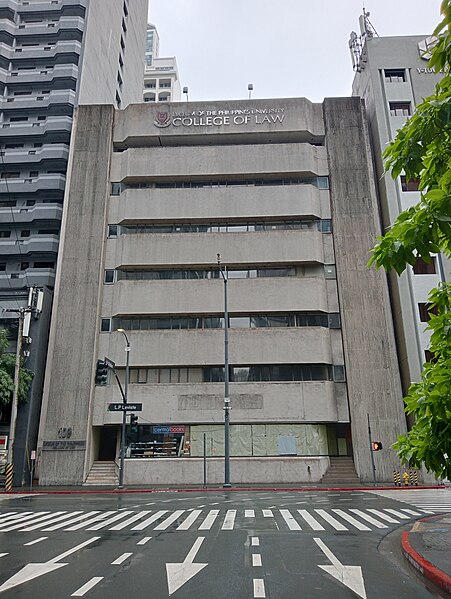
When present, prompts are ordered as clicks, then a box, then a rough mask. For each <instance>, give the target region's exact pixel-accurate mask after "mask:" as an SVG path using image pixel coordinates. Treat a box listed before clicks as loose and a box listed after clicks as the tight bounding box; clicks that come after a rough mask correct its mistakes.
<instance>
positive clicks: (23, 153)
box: [2, 144, 69, 165]
mask: <svg viewBox="0 0 451 599" xmlns="http://www.w3.org/2000/svg"><path fill="white" fill-rule="evenodd" d="M3 152H4V154H3V158H2V163H3V164H5V165H16V164H24V165H31V164H34V165H37V164H39V163H41V162H44V161H45V162H54V161H58V162H61V161H62V160H64V161H65V162H67V160H68V158H69V145H68V144H51V145H50V144H49V145H45V146H43V147H42V148H32V147H30V148H23V149H20V150H3Z"/></svg>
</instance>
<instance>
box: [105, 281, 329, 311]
mask: <svg viewBox="0 0 451 599" xmlns="http://www.w3.org/2000/svg"><path fill="white" fill-rule="evenodd" d="M228 287H229V311H230V312H231V313H249V312H252V313H253V314H256V313H265V312H291V311H310V312H316V311H323V312H328V311H329V310H330V311H336V312H338V302H337V300H336V294H333V293H331V291H330V290H329V289H328V287H327V283H326V280H325V279H321V278H319V277H315V278H307V277H305V278H304V277H285V278H278V277H277V278H259V279H258V278H257V279H229V284H228ZM328 296H330V297H328ZM334 296H335V298H334ZM103 298H104V300H103V305H104V312H107V311H111V314H112V316H116V315H121V316H123V317H126V316H127V315H130V314H143V315H145V314H149V315H151V314H158V315H160V316H161V315H165V314H168V315H170V314H171V315H176V314H183V315H189V314H217V313H221V310H222V308H223V301H224V300H223V283H222V280H214V279H212V280H189V281H187V280H173V281H125V280H122V281H118V282H116V283H115V284H114V285H109V286H105V288H104V293H103ZM334 299H335V301H334Z"/></svg>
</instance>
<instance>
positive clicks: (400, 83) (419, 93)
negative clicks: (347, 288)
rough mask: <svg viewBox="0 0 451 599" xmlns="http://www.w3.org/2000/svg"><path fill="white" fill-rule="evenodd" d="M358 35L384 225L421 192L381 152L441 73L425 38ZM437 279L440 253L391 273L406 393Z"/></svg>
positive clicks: (415, 376) (422, 354)
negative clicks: (395, 173)
mask: <svg viewBox="0 0 451 599" xmlns="http://www.w3.org/2000/svg"><path fill="white" fill-rule="evenodd" d="M362 33H363V39H364V43H363V47H362V51H361V54H360V57H358V58H357V60H356V62H355V65H356V71H357V72H356V75H355V78H354V82H353V95H355V96H360V97H362V98H363V99H364V101H365V105H366V111H367V115H368V123H369V128H370V132H371V139H372V147H373V156H374V162H375V168H376V174H377V179H378V193H379V201H380V207H381V215H382V223H383V227H384V229H387V228H388V227H389V226H390V224H391V223H393V221H394V220H395V219H396V217H397V216H398V214H399V213H400V212H402V211H403V210H405V209H407V208H409V207H410V206H413V205H414V204H416V203H417V202H419V200H420V193H419V191H418V183H419V182H418V181H406V177H405V176H401V177H399V178H398V179H397V180H393V179H392V177H391V174H390V173H384V164H383V159H382V153H383V151H384V150H385V148H386V147H387V145H388V143H389V142H390V140H392V139H393V138H394V137H395V135H396V132H397V130H398V129H399V128H400V127H402V126H403V125H404V123H405V122H406V120H407V119H408V118H409V116H410V115H412V114H413V112H414V111H415V108H416V105H417V104H419V103H420V102H421V101H422V100H423V99H424V98H425V97H427V96H429V95H431V94H432V93H433V92H434V90H435V86H436V84H437V83H438V81H439V80H440V78H441V76H442V75H441V74H440V73H435V72H434V71H433V70H432V69H429V68H428V66H427V60H428V57H427V56H425V55H424V53H425V50H426V48H427V45H428V43H427V41H428V38H426V36H406V37H375V36H373V35H371V34H370V35H368V34H367V33H368V32H367V31H366V30H365V28H363V31H362ZM429 41H431V40H430V39H429ZM441 270H442V272H441ZM441 278H446V279H448V278H449V264H448V263H447V262H446V261H445V263H444V267H441V261H440V260H439V259H438V257H437V258H435V259H434V261H433V262H432V263H431V264H425V263H424V262H422V261H419V262H418V263H417V265H416V266H415V267H410V266H408V267H407V270H406V271H405V273H403V274H402V275H401V276H400V277H398V276H397V275H396V274H394V273H392V274H390V277H389V281H390V293H391V299H392V305H393V315H394V321H395V327H396V341H397V347H398V358H399V365H400V371H401V376H402V384H403V393H404V394H405V393H406V392H407V390H408V388H409V386H410V384H411V383H412V382H413V381H418V380H419V379H420V375H421V371H422V369H423V364H424V362H425V361H427V360H428V359H429V355H428V352H427V348H428V345H429V337H430V333H429V331H426V330H425V328H426V326H427V320H428V318H429V317H428V314H427V301H428V294H429V292H430V290H431V289H432V287H435V286H436V285H437V284H438V282H439V281H440V279H441Z"/></svg>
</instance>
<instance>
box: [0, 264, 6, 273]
mask: <svg viewBox="0 0 451 599" xmlns="http://www.w3.org/2000/svg"><path fill="white" fill-rule="evenodd" d="M5 271H6V262H0V272H5Z"/></svg>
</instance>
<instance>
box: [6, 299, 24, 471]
mask: <svg viewBox="0 0 451 599" xmlns="http://www.w3.org/2000/svg"><path fill="white" fill-rule="evenodd" d="M24 317H25V310H24V309H23V308H20V310H19V327H18V331H17V346H16V363H15V366H14V387H13V398H12V404H11V422H10V425H9V443H8V455H7V462H8V464H11V466H12V467H13V468H14V441H15V438H16V423H17V406H18V403H19V376H20V356H21V353H22V335H23V321H24ZM11 482H12V481H11Z"/></svg>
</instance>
